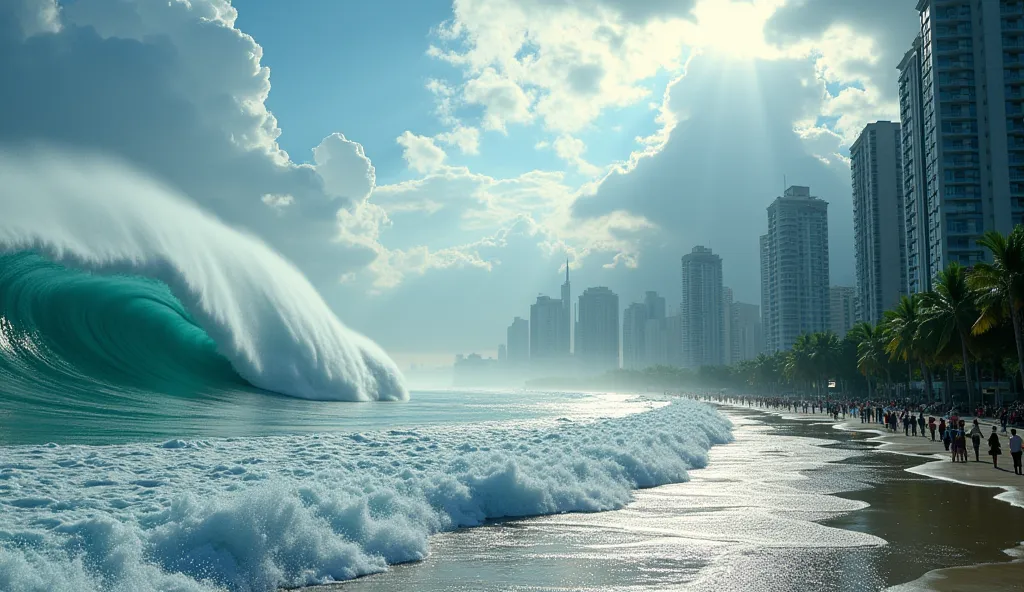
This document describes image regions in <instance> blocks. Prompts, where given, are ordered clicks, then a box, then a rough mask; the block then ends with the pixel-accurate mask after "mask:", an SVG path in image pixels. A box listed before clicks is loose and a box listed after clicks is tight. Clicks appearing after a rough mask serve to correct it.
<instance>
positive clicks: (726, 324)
mask: <svg viewBox="0 0 1024 592" xmlns="http://www.w3.org/2000/svg"><path fill="white" fill-rule="evenodd" d="M732 299H733V295H732V288H727V287H723V288H722V363H723V364H725V365H726V366H729V365H731V364H732V363H733V358H734V357H735V352H734V351H733V337H735V336H734V335H733V329H734V327H733V322H732V321H733V319H732V304H733V302H732Z"/></svg>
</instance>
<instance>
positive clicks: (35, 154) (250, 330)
mask: <svg viewBox="0 0 1024 592" xmlns="http://www.w3.org/2000/svg"><path fill="white" fill-rule="evenodd" d="M0 179H3V183H2V184H0V206H2V215H0V397H7V398H12V397H20V398H22V399H32V397H34V396H43V395H44V394H45V395H46V396H52V394H53V393H54V392H70V393H76V392H89V393H104V392H111V393H114V392H117V391H118V390H121V389H125V388H132V389H141V390H144V391H146V390H149V391H153V392H155V393H161V394H201V393H202V392H206V391H211V390H216V389H219V388H239V387H245V386H248V385H252V386H255V387H258V388H260V389H264V390H269V391H273V392H276V393H280V394H283V395H288V396H293V397H300V398H305V399H316V400H347V401H367V400H395V399H405V398H407V397H408V394H407V391H406V389H405V387H404V385H403V381H402V378H401V375H400V373H399V372H398V370H397V368H396V367H395V365H394V363H393V362H392V361H391V360H390V358H388V356H387V355H386V354H384V352H383V351H382V350H381V349H380V348H379V347H378V346H377V345H376V344H374V343H373V342H372V341H370V340H369V339H367V338H366V337H363V336H362V335H359V334H357V333H355V332H353V331H351V330H349V329H348V328H346V327H345V326H344V325H342V323H341V322H340V321H339V320H338V319H337V317H336V316H335V315H334V314H333V313H332V312H331V310H330V308H329V307H328V306H327V304H326V303H325V302H324V301H323V299H322V298H321V297H320V295H319V294H318V293H317V292H316V290H315V289H314V288H313V286H312V285H311V284H310V283H309V282H308V281H307V280H306V278H305V277H304V276H303V275H302V274H301V272H299V271H298V270H297V269H296V268H295V267H294V266H293V265H291V264H290V263H288V262H287V261H285V260H284V259H283V258H282V257H281V256H279V255H278V254H277V253H275V252H274V251H273V250H271V249H270V248H269V247H268V246H266V245H265V244H264V243H263V242H261V241H260V240H258V239H256V238H254V237H252V236H248V235H246V234H243V233H241V232H238V231H236V230H234V229H231V228H229V227H227V226H225V225H224V224H222V223H221V222H219V221H218V220H216V219H214V218H213V217H211V216H209V215H207V214H205V213H203V212H202V211H200V210H199V209H198V208H196V207H195V206H193V205H191V204H190V203H189V202H187V201H186V200H185V199H183V198H180V197H178V196H176V195H175V194H174V192H173V191H171V190H169V189H167V188H166V187H163V186H162V185H160V184H159V183H157V182H155V181H154V180H152V179H150V178H148V177H146V176H144V175H142V174H140V173H138V172H135V171H133V170H130V169H128V168H127V167H125V166H123V165H121V164H119V163H116V162H113V161H110V160H106V159H100V158H95V157H81V156H74V155H70V154H67V153H60V152H54V151H43V150H30V151H27V152H25V153H19V154H14V153H12V152H10V151H5V150H4V149H2V148H0ZM5 391H10V392H5Z"/></svg>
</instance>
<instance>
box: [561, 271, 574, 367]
mask: <svg viewBox="0 0 1024 592" xmlns="http://www.w3.org/2000/svg"><path fill="white" fill-rule="evenodd" d="M572 317H573V314H572V290H571V289H570V285H569V260H568V259H566V260H565V283H564V284H562V330H561V333H560V334H559V337H558V340H559V341H558V343H559V347H560V348H561V349H562V350H563V351H565V353H567V354H568V353H569V351H570V348H571V347H572Z"/></svg>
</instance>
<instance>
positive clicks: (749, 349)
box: [732, 302, 764, 364]
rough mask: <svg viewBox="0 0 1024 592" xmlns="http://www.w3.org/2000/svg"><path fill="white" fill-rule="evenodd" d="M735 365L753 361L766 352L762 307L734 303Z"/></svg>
mask: <svg viewBox="0 0 1024 592" xmlns="http://www.w3.org/2000/svg"><path fill="white" fill-rule="evenodd" d="M732 322H733V331H732V333H733V348H732V349H733V361H732V363H733V364H738V363H740V362H745V361H747V360H753V359H754V358H756V357H757V356H758V354H760V353H761V352H762V351H763V350H764V335H763V334H762V332H761V307H760V306H758V305H756V304H747V303H745V302H733V303H732Z"/></svg>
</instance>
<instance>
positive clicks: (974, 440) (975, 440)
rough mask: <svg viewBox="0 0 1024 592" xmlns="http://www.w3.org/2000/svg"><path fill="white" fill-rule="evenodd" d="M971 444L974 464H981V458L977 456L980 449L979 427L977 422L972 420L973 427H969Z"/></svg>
mask: <svg viewBox="0 0 1024 592" xmlns="http://www.w3.org/2000/svg"><path fill="white" fill-rule="evenodd" d="M992 427H993V429H994V428H995V426H992ZM971 444H973V445H974V462H981V457H979V456H978V450H979V449H980V448H981V426H980V425H978V420H974V425H973V426H971Z"/></svg>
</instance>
